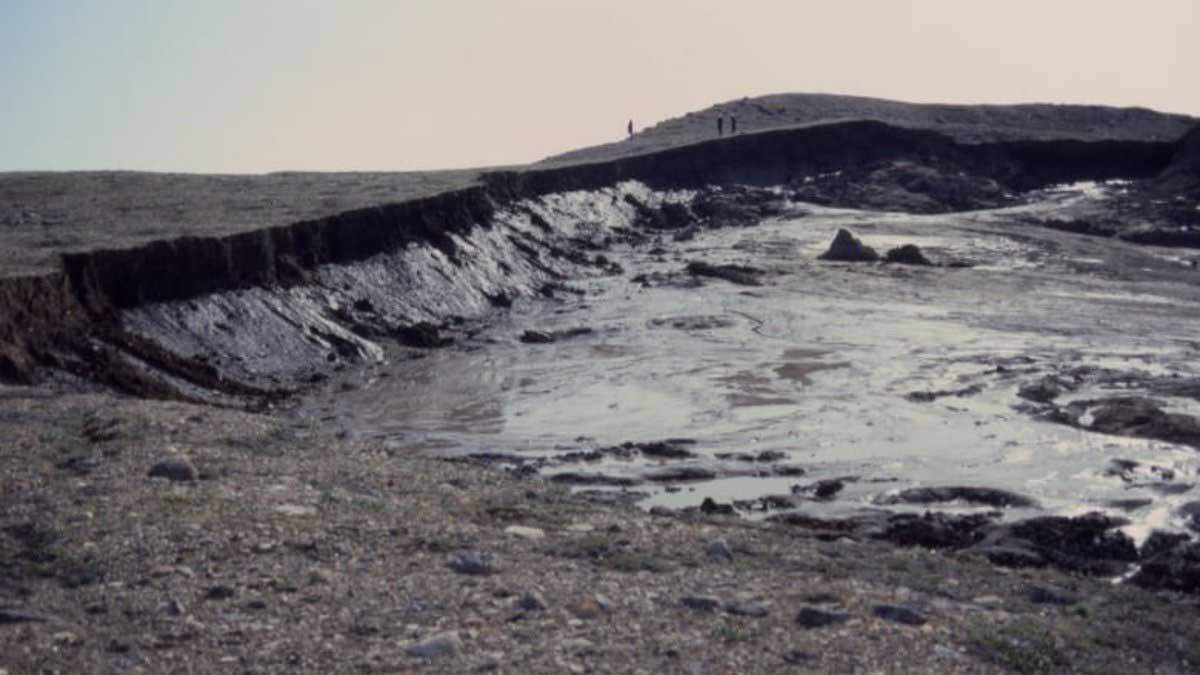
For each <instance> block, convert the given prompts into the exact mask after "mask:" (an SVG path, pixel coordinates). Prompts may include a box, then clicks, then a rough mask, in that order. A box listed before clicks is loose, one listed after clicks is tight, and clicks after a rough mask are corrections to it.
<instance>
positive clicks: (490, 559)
mask: <svg viewBox="0 0 1200 675" xmlns="http://www.w3.org/2000/svg"><path fill="white" fill-rule="evenodd" d="M447 567H449V568H450V569H451V570H453V571H455V572H457V573H459V574H467V575H472V576H486V575H489V574H495V573H496V563H495V556H494V555H492V554H491V553H487V552H483V551H464V552H462V553H459V554H458V555H457V556H455V557H454V558H453V559H452V560H451V561H450V562H449V563H447Z"/></svg>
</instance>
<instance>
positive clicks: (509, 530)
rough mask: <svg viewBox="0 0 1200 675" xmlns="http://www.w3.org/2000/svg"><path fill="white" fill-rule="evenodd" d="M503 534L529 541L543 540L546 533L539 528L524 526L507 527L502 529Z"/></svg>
mask: <svg viewBox="0 0 1200 675" xmlns="http://www.w3.org/2000/svg"><path fill="white" fill-rule="evenodd" d="M504 533H505V534H509V535H512V536H514V537H518V538H520V539H529V540H531V541H537V540H539V539H544V538H545V536H546V532H545V531H544V530H542V529H541V528H539V527H527V526H525V525H509V526H508V527H506V528H504Z"/></svg>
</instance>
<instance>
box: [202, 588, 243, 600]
mask: <svg viewBox="0 0 1200 675" xmlns="http://www.w3.org/2000/svg"><path fill="white" fill-rule="evenodd" d="M235 595H237V591H236V590H234V588H233V587H232V586H225V585H223V584H218V585H216V586H212V587H210V588H209V589H208V590H207V591H205V593H204V597H205V598H206V599H208V600H228V599H230V598H232V597H233V596H235Z"/></svg>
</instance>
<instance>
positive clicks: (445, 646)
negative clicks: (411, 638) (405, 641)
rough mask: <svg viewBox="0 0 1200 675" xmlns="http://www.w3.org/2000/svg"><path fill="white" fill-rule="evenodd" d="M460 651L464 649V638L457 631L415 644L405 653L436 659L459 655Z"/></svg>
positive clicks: (408, 647)
mask: <svg viewBox="0 0 1200 675" xmlns="http://www.w3.org/2000/svg"><path fill="white" fill-rule="evenodd" d="M460 649H462V638H460V637H459V636H458V633H457V632H456V631H449V632H446V633H438V634H437V635H433V636H430V637H428V638H425V639H424V640H421V641H420V642H414V643H413V644H410V645H408V646H407V647H405V648H404V652H405V653H406V654H408V655H409V656H416V657H418V658H422V659H434V658H437V657H439V656H450V655H453V654H457V653H458V651H459V650H460Z"/></svg>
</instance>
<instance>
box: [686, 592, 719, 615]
mask: <svg viewBox="0 0 1200 675" xmlns="http://www.w3.org/2000/svg"><path fill="white" fill-rule="evenodd" d="M680 602H681V603H682V604H683V606H684V607H688V608H690V609H694V610H696V611H698V612H715V611H717V610H718V609H720V608H721V599H720V598H718V597H716V596H715V595H685V596H683V598H682V599H680Z"/></svg>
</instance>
